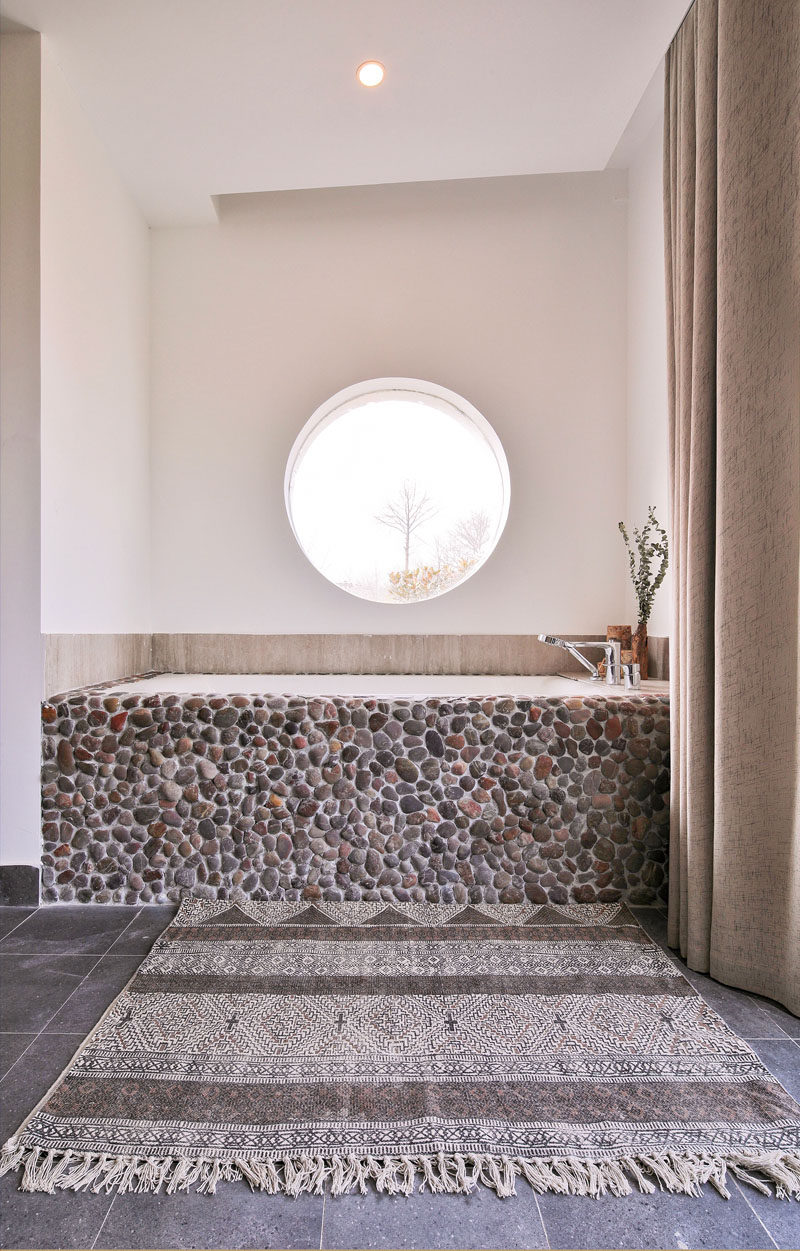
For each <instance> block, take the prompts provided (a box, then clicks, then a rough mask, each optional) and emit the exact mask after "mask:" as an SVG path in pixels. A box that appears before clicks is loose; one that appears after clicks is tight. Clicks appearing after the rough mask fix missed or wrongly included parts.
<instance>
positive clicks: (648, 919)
mask: <svg viewBox="0 0 800 1251" xmlns="http://www.w3.org/2000/svg"><path fill="white" fill-rule="evenodd" d="M631 912H632V913H633V915H634V916H635V917H636V920H637V921H638V922H639V924H640V925H641V927H642V929H643V930H645V932H646V933H648V934H649V935H650V937H651V938H652V939H654V940H655V942H657V943H658V945H659V947H666V946H667V918H666V917H665V916H664V914H663V913H662V912H659V911H658V910H657V909H656V908H631Z"/></svg>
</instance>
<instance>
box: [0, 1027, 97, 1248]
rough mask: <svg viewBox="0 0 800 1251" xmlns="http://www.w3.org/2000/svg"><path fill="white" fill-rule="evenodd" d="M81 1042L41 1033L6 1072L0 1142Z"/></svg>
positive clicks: (0, 1096)
mask: <svg viewBox="0 0 800 1251" xmlns="http://www.w3.org/2000/svg"><path fill="white" fill-rule="evenodd" d="M82 1042H83V1036H82V1035H81V1034H40V1035H39V1037H38V1038H36V1039H35V1040H34V1041H33V1042H32V1043H31V1045H30V1047H29V1048H28V1050H27V1051H26V1052H25V1055H24V1056H23V1057H22V1059H21V1060H20V1061H19V1063H18V1064H15V1065H14V1067H13V1068H12V1069H10V1070H9V1071H8V1073H7V1074H6V1075H5V1077H4V1078H3V1080H2V1081H0V1142H5V1140H6V1139H7V1138H10V1137H11V1135H12V1134H14V1133H16V1131H17V1130H18V1129H19V1126H20V1124H21V1123H22V1121H24V1120H25V1118H26V1117H27V1116H28V1115H29V1113H31V1112H32V1111H33V1109H34V1108H35V1107H36V1104H37V1103H38V1102H39V1100H40V1099H42V1098H44V1096H45V1095H46V1094H47V1092H48V1090H49V1089H50V1087H51V1086H52V1085H53V1083H54V1082H55V1081H56V1080H57V1078H59V1077H60V1076H61V1074H62V1073H63V1071H64V1069H65V1068H66V1067H67V1065H68V1064H69V1062H70V1060H71V1059H72V1057H73V1056H74V1054H75V1052H76V1051H77V1050H78V1048H79V1047H80V1045H81V1043H82ZM40 1245H42V1246H44V1245H46V1244H44V1243H41V1244H40Z"/></svg>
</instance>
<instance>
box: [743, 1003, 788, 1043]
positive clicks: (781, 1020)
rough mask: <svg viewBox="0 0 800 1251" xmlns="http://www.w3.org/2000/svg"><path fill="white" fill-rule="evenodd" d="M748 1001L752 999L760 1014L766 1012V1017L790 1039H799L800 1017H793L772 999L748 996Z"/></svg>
mask: <svg viewBox="0 0 800 1251" xmlns="http://www.w3.org/2000/svg"><path fill="white" fill-rule="evenodd" d="M747 997H748V999H752V1001H753V1003H756V1004H758V1006H759V1008H761V1010H762V1012H766V1014H767V1016H769V1017H772V1020H773V1021H775V1023H776V1024H777V1025H780V1027H781V1029H782V1030H783V1031H784V1033H786V1034H789V1035H790V1037H792V1038H797V1039H800V1017H797V1016H793V1015H792V1013H791V1012H789V1011H788V1009H786V1008H784V1007H782V1006H781V1005H780V1004H779V1003H775V1001H774V999H763V998H762V997H761V995H748V996H747Z"/></svg>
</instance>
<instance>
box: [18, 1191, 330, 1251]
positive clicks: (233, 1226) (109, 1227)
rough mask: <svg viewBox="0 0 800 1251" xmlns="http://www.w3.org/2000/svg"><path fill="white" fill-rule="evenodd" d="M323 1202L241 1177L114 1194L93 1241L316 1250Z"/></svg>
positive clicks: (127, 1244)
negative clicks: (212, 1186)
mask: <svg viewBox="0 0 800 1251" xmlns="http://www.w3.org/2000/svg"><path fill="white" fill-rule="evenodd" d="M322 1204H323V1200H322V1196H321V1195H300V1197H299V1198H297V1199H287V1197H286V1196H285V1195H267V1194H261V1193H260V1192H256V1193H255V1194H254V1193H253V1192H252V1191H251V1190H250V1187H249V1186H248V1185H246V1184H245V1183H244V1182H222V1183H221V1184H220V1186H219V1187H218V1188H217V1193H216V1194H214V1195H198V1194H177V1195H164V1194H161V1195H147V1194H142V1195H137V1194H127V1195H118V1196H117V1198H116V1199H115V1200H114V1206H113V1207H112V1209H111V1212H110V1214H109V1217H108V1220H107V1221H106V1223H105V1225H104V1226H103V1230H102V1233H101V1234H100V1237H99V1239H98V1242H97V1246H98V1247H100V1248H106V1251H109V1249H110V1248H114V1247H126V1248H137V1247H164V1248H166V1247H182V1248H187V1249H188V1248H194V1247H236V1248H237V1249H238V1248H242V1249H244V1248H250V1247H257V1248H268V1247H282V1248H286V1251H294V1248H309V1249H311V1248H313V1251H317V1248H318V1247H319V1239H320V1232H321V1229H322ZM42 1245H44V1244H42ZM47 1245H48V1246H53V1245H54V1244H52V1243H48V1244H47Z"/></svg>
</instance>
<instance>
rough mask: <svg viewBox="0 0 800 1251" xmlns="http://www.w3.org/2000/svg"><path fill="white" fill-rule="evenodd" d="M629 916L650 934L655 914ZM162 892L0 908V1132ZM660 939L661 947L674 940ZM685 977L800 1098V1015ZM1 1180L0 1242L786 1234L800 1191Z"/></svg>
mask: <svg viewBox="0 0 800 1251" xmlns="http://www.w3.org/2000/svg"><path fill="white" fill-rule="evenodd" d="M635 911H636V913H637V915H638V917H639V920H640V921H641V923H642V924H643V925H644V927H645V929H647V931H648V932H649V933H650V934H651V935H652V937H653V938H654V939H655V940H656V941H657V942H659V943H660V944H661V945H662V946H664V945H665V940H666V919H665V917H664V916H663V914H662V913H660V912H658V911H656V910H654V909H648V908H639V909H635ZM171 915H172V909H170V908H155V907H145V908H123V907H114V908H103V907H96V906H92V907H80V906H78V907H59V908H40V909H26V908H0V978H2V990H3V995H2V1001H1V1002H0V1141H5V1139H6V1138H7V1137H8V1136H9V1135H10V1134H12V1133H13V1132H14V1130H15V1129H16V1128H17V1126H18V1125H19V1123H20V1121H21V1120H22V1119H23V1118H24V1117H25V1116H26V1115H27V1113H28V1112H29V1111H30V1110H31V1108H32V1107H33V1106H34V1104H35V1103H37V1102H38V1100H39V1099H40V1098H41V1097H42V1095H44V1094H45V1092H46V1091H47V1090H48V1088H49V1087H50V1085H51V1084H52V1083H53V1082H54V1081H55V1080H56V1078H57V1077H58V1076H59V1074H60V1073H61V1071H62V1070H63V1068H64V1067H65V1066H66V1064H67V1063H68V1061H69V1060H70V1057H71V1056H72V1055H73V1053H74V1052H75V1051H76V1049H77V1048H78V1046H79V1044H80V1043H81V1041H82V1040H83V1038H84V1036H85V1035H86V1033H87V1032H88V1030H89V1029H91V1027H92V1026H93V1025H94V1024H95V1023H96V1021H97V1020H98V1019H99V1017H100V1016H101V1014H102V1013H103V1011H104V1010H105V1008H106V1007H107V1006H108V1004H109V1003H110V1001H111V999H112V998H113V997H114V996H115V995H116V994H117V993H118V992H119V991H120V990H121V989H122V987H123V986H124V985H125V983H126V982H127V981H128V979H129V978H130V976H131V974H132V973H133V971H134V970H135V968H136V966H137V964H138V963H139V961H140V960H141V958H142V956H143V955H144V954H145V953H146V952H147V951H148V950H149V948H150V945H151V943H152V942H153V940H154V939H155V938H156V937H157V935H158V934H159V933H160V932H161V930H162V929H163V928H164V926H165V925H166V924H167V921H168V920H169V918H170V916H171ZM671 954H672V953H671ZM672 958H673V959H675V960H676V962H677V963H678V964H679V965H680V966H681V967H682V968H683V970H684V972H685V973H686V975H687V977H688V978H689V980H690V981H691V982H692V983H693V984H694V985H695V986H696V987H697V989H698V990H699V991H700V993H701V994H702V995H703V996H704V997H705V998H706V1000H707V1001H708V1003H710V1004H711V1005H712V1007H714V1008H715V1009H716V1011H717V1012H719V1013H720V1015H721V1016H723V1017H724V1018H725V1020H726V1021H728V1023H729V1024H730V1025H731V1026H732V1027H733V1028H734V1029H735V1030H737V1031H738V1032H739V1033H740V1034H741V1035H742V1036H743V1037H744V1038H746V1039H748V1041H750V1042H751V1044H752V1046H753V1047H754V1048H755V1050H756V1051H757V1052H758V1054H759V1055H760V1056H761V1058H762V1059H763V1061H764V1063H765V1064H766V1065H767V1067H768V1068H769V1069H770V1070H771V1071H772V1072H773V1073H774V1074H775V1076H776V1077H777V1078H778V1079H779V1081H781V1082H782V1083H783V1085H784V1086H785V1087H786V1088H787V1090H789V1091H790V1092H791V1093H792V1094H793V1095H794V1096H795V1097H796V1098H798V1099H800V1020H798V1019H797V1018H796V1017H793V1016H791V1015H790V1014H789V1013H788V1012H785V1011H784V1010H783V1009H782V1008H780V1007H779V1006H778V1005H776V1004H774V1003H771V1002H769V1001H768V1000H765V999H759V998H757V997H756V996H754V995H746V994H742V993H741V992H739V991H735V990H731V989H729V988H728V987H725V986H721V985H719V984H718V983H717V982H713V981H711V979H710V978H708V977H704V976H702V975H701V974H698V973H693V972H688V971H687V970H686V969H685V967H684V966H683V965H682V962H681V961H679V960H678V958H677V957H676V956H674V954H673V956H672ZM16 1187H17V1178H16V1177H13V1176H10V1175H7V1176H6V1177H4V1178H3V1179H2V1181H0V1203H2V1216H0V1245H2V1246H3V1247H6V1248H12V1247H14V1248H22V1247H51V1248H62V1247H83V1248H90V1247H91V1248H94V1247H98V1248H111V1247H130V1248H132V1247H164V1248H166V1247H183V1248H190V1247H211V1248H214V1247H230V1248H250V1247H256V1248H268V1247H282V1248H287V1249H288V1248H313V1249H316V1248H324V1247H330V1248H333V1247H341V1248H373V1247H375V1248H387V1247H390V1248H406V1247H409V1248H439V1247H442V1248H445V1247H450V1248H487V1249H488V1248H509V1249H510V1248H530V1249H533V1248H538V1247H543V1248H551V1247H552V1248H555V1247H557V1248H564V1249H571V1248H611V1247H620V1248H621V1247H638V1248H671V1247H675V1248H698V1249H699V1248H705V1247H709V1248H711V1247H713V1248H725V1249H726V1251H728V1249H733V1248H739V1247H756V1248H772V1247H782V1248H790V1249H794V1248H798V1247H800V1203H791V1202H788V1201H786V1202H779V1201H778V1200H775V1199H766V1198H762V1197H761V1196H760V1195H758V1194H757V1193H756V1192H755V1191H751V1190H750V1189H749V1188H748V1187H744V1188H743V1189H740V1188H739V1187H738V1186H736V1185H733V1187H732V1197H731V1199H729V1200H727V1201H726V1200H724V1199H722V1198H721V1197H720V1196H719V1195H718V1194H717V1193H716V1191H714V1190H712V1189H711V1188H710V1187H707V1188H706V1191H705V1193H704V1195H703V1197H702V1198H701V1199H691V1198H687V1197H685V1196H681V1195H669V1194H661V1193H660V1192H659V1193H656V1194H654V1195H639V1194H634V1195H631V1196H629V1197H627V1198H624V1199H613V1198H608V1199H600V1200H592V1199H580V1198H571V1197H565V1196H562V1195H544V1196H538V1197H537V1196H536V1195H535V1194H534V1193H533V1192H532V1191H531V1190H530V1189H529V1187H527V1186H526V1185H524V1184H522V1183H521V1184H520V1185H519V1193H518V1196H517V1198H516V1199H506V1200H500V1199H497V1198H496V1197H495V1196H494V1195H493V1194H492V1193H491V1192H489V1191H487V1190H482V1191H481V1192H480V1193H477V1194H475V1195H470V1196H459V1195H444V1196H439V1195H436V1196H432V1195H429V1194H418V1195H415V1196H414V1197H413V1198H411V1199H391V1198H387V1197H385V1196H381V1195H378V1194H369V1195H367V1196H363V1197H362V1196H361V1195H347V1196H344V1197H342V1198H338V1199H331V1198H330V1197H322V1196H319V1197H317V1196H303V1197H301V1198H299V1199H286V1198H284V1197H282V1196H269V1195H262V1194H251V1192H250V1190H249V1188H248V1187H247V1186H246V1185H245V1184H244V1183H241V1184H238V1183H230V1184H226V1185H223V1186H221V1187H220V1189H219V1190H218V1191H217V1194H216V1196H215V1197H213V1198H211V1197H209V1196H205V1195H195V1194H189V1195H175V1196H172V1197H169V1198H167V1197H166V1196H163V1195H136V1194H127V1195H120V1196H117V1197H110V1196H108V1195H91V1194H89V1195H86V1194H67V1193H61V1194H59V1195H57V1196H50V1195H27V1194H20V1193H19V1191H18V1190H17V1188H16Z"/></svg>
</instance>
